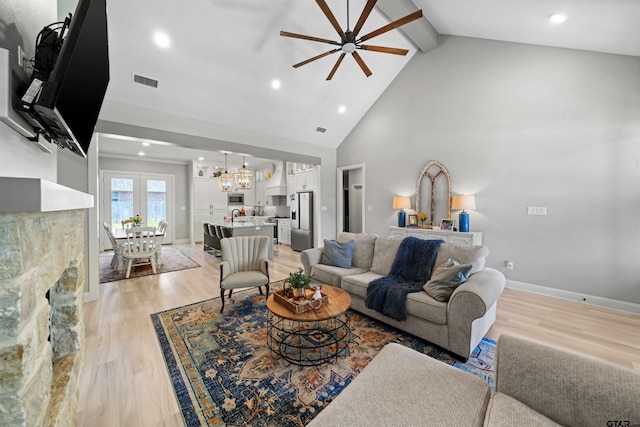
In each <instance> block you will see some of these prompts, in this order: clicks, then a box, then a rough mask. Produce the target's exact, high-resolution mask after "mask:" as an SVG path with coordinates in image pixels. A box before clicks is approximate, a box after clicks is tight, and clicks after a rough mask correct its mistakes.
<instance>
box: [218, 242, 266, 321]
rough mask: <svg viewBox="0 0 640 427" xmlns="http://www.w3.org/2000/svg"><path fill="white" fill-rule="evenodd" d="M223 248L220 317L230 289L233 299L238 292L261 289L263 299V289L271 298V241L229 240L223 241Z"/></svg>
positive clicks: (221, 244)
mask: <svg viewBox="0 0 640 427" xmlns="http://www.w3.org/2000/svg"><path fill="white" fill-rule="evenodd" d="M220 247H221V250H222V262H221V263H220V299H221V300H222V308H220V313H222V311H223V310H224V299H225V295H224V294H225V291H226V290H227V289H228V290H229V299H231V294H232V293H233V290H234V289H239V288H250V287H257V288H258V290H259V291H260V295H262V286H265V287H266V297H267V298H269V259H268V258H267V257H268V247H269V237H267V236H238V237H228V238H225V239H222V240H220Z"/></svg>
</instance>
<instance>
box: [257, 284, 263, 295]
mask: <svg viewBox="0 0 640 427" xmlns="http://www.w3.org/2000/svg"><path fill="white" fill-rule="evenodd" d="M258 290H259V291H260V295H264V294H263V293H262V286H258Z"/></svg>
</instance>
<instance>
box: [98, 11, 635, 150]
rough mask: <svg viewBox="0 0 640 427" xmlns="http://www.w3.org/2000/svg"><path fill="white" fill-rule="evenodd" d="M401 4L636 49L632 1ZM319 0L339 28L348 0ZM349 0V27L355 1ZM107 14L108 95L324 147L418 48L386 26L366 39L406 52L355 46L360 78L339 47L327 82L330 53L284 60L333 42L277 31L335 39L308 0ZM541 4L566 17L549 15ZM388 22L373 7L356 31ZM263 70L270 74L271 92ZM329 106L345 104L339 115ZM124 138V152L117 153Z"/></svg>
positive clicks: (499, 31) (483, 29) (511, 37)
mask: <svg viewBox="0 0 640 427" xmlns="http://www.w3.org/2000/svg"><path fill="white" fill-rule="evenodd" d="M398 1H401V0H398ZM405 2H406V3H408V4H409V6H411V7H413V9H414V10H415V9H417V8H422V9H423V12H424V15H425V18H424V19H426V20H428V22H429V23H430V24H431V25H433V27H434V28H435V29H436V30H437V31H438V33H440V34H451V35H459V36H467V37H479V38H486V39H493V40H504V41H511V42H519V43H530V44H540V45H546V46H555V47H564V48H572V49H584V50H593V51H598V52H607V53H616V54H623V55H635V56H640V1H638V0H566V1H565V0H536V1H533V0H509V1H507V0H413V3H410V2H408V0H407V1H405ZM327 3H328V5H329V6H330V8H331V9H332V11H333V13H334V15H335V16H336V18H337V20H338V21H339V22H340V23H341V24H342V25H343V26H345V27H346V21H347V16H346V4H347V2H346V1H345V0H327ZM381 3H382V1H381ZM387 3H388V1H387ZM349 4H350V24H351V25H350V26H351V27H353V26H354V23H355V21H356V20H357V18H358V17H359V15H360V12H361V11H362V8H363V7H364V4H365V0H351V1H350V2H349ZM108 13H109V15H108V16H109V42H110V62H111V82H110V84H109V89H108V91H107V96H106V99H107V100H111V101H116V102H121V103H126V104H131V105H135V106H139V107H144V108H150V109H154V110H157V111H160V112H166V113H171V114H175V115H179V116H184V117H190V118H194V119H198V120H204V121H210V122H213V123H219V124H224V125H227V126H233V127H237V128H240V129H245V130H249V131H252V132H256V133H260V134H265V135H270V136H276V137H282V138H287V139H291V140H297V141H301V142H304V143H309V144H317V145H322V146H327V147H337V146H338V145H339V144H340V143H341V142H342V141H343V140H344V138H346V136H347V135H348V134H349V132H350V131H351V130H352V129H353V128H354V127H355V125H356V124H357V123H358V121H359V120H360V119H361V118H362V116H363V115H364V114H365V113H366V112H367V110H368V109H369V108H370V107H371V106H372V105H373V103H375V101H376V100H377V99H378V97H379V96H380V95H381V94H382V93H383V92H384V90H385V89H386V88H387V87H388V85H389V84H390V83H391V82H392V81H393V79H394V78H395V77H396V76H397V75H398V73H399V72H400V71H401V70H402V68H403V67H404V66H405V65H406V64H407V62H408V61H409V60H410V59H411V57H412V55H414V54H415V52H416V50H417V49H416V47H415V45H414V44H413V43H412V42H411V41H410V40H409V39H408V38H407V37H406V36H405V35H404V34H403V33H402V32H401V31H398V30H394V31H391V32H389V33H386V34H383V35H381V36H379V37H376V38H374V39H372V40H371V41H370V44H375V45H382V46H390V47H397V48H405V49H409V50H410V53H409V54H408V55H407V56H404V57H403V56H397V55H389V54H383V53H376V52H363V51H359V52H360V54H361V56H362V57H363V59H364V60H365V62H366V63H367V65H368V66H369V68H370V69H371V71H372V72H373V75H372V76H371V77H369V78H367V77H365V75H364V74H363V72H362V71H361V69H360V68H359V67H358V66H357V64H356V63H355V61H354V60H353V59H352V58H350V57H347V58H345V60H344V61H343V63H342V65H341V67H340V68H339V70H338V71H337V73H336V75H335V76H334V78H333V80H331V81H326V80H325V78H326V77H327V75H328V74H329V72H330V70H331V68H332V67H333V65H334V63H335V61H336V60H337V56H338V54H337V53H336V54H333V55H330V56H328V57H325V58H322V59H319V60H317V61H314V62H312V63H310V64H307V65H304V66H302V67H300V68H297V69H294V68H292V65H293V64H294V63H297V62H300V61H303V60H305V59H308V58H310V57H313V56H316V55H318V54H320V53H322V52H326V51H328V50H330V49H332V48H333V46H331V45H328V44H323V43H317V42H312V41H306V40H298V39H292V38H285V37H281V36H280V35H279V32H280V30H285V31H290V32H295V33H301V34H306V35H312V36H316V37H321V38H326V39H335V40H336V41H337V40H338V36H337V34H336V32H335V30H334V29H333V28H332V26H331V25H330V24H329V21H328V20H327V19H326V17H325V16H324V14H323V13H322V11H321V10H320V8H319V7H318V5H317V4H316V2H315V1H313V0H268V1H265V0H182V1H178V0H136V1H130V0H108ZM552 13H565V14H566V15H567V16H568V19H567V21H566V22H565V23H563V24H561V25H553V24H551V23H550V22H549V20H548V16H549V15H550V14H552ZM399 17H400V16H393V17H392V19H397V18H399ZM388 22H390V20H389V18H387V17H386V16H385V15H383V14H382V13H381V12H380V10H378V9H377V8H376V9H374V11H373V13H372V14H371V16H370V17H369V19H368V20H367V22H366V24H365V27H364V28H363V30H362V31H361V33H360V34H365V33H367V32H370V31H372V30H374V29H376V28H378V27H381V26H382V25H385V24H387V23H388ZM412 25H420V23H419V22H417V21H416V22H415V23H411V24H408V26H412ZM427 25H428V24H427ZM156 31H163V32H165V33H166V34H167V35H168V36H169V38H170V41H171V45H170V47H168V48H166V49H163V48H160V47H158V46H157V45H155V44H154V41H153V34H154V33H155V32H156ZM134 73H136V74H140V75H143V76H146V77H150V78H153V79H157V80H158V81H159V86H158V89H151V88H148V87H144V86H140V85H136V84H133V83H132V75H133V74H134ZM274 79H278V80H279V81H280V82H281V86H280V88H279V89H277V90H274V89H273V88H272V86H271V83H272V81H273V80H274ZM340 106H344V107H345V108H346V111H345V112H344V113H342V114H341V113H339V112H338V108H339V107H340ZM318 127H322V128H325V129H326V132H325V133H320V132H317V131H316V128H318ZM112 144H113V146H111V145H112ZM128 148H131V149H132V150H133V151H132V152H131V153H125V152H124V151H123V150H126V149H128ZM154 148H157V149H158V151H157V153H156V154H153V153H154V150H153V149H149V150H148V151H149V152H150V153H151V154H149V153H148V155H147V157H154V158H163V156H164V158H170V159H174V160H176V159H180V160H186V159H187V158H194V156H197V155H198V154H199V153H197V152H183V153H182V154H180V155H178V154H177V153H175V152H174V153H172V152H171V151H170V148H167V147H160V146H158V147H154ZM212 149H215V148H214V147H212ZM100 150H101V152H102V153H106V154H109V153H110V152H111V153H119V154H124V155H128V154H130V155H137V151H138V147H137V146H136V147H133V146H132V144H128V145H126V144H122V142H117V141H111V142H110V141H109V140H108V139H103V140H101V144H100ZM167 150H169V151H167ZM163 153H164V154H163ZM176 156H182V157H180V158H179V157H176ZM217 160H218V161H220V160H221V157H220V158H218V159H217Z"/></svg>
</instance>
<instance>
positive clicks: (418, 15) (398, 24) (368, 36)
mask: <svg viewBox="0 0 640 427" xmlns="http://www.w3.org/2000/svg"><path fill="white" fill-rule="evenodd" d="M421 17H422V9H421V10H416V11H415V12H413V13H410V14H409V15H407V16H405V17H404V18H400V19H398V20H396V21H393V22H391V23H390V24H387V25H385V26H384V27H380V28H378V29H377V30H375V31H372V32H370V33H369V34H366V35H364V36H362V37H361V38H360V40H358V42H362V41H365V40H369V39H372V38H374V37H376V36H379V35H380V34H384V33H386V32H387V31H391V30H393V29H396V28H398V27H401V26H403V25H405V24H408V23H409V22H411V21H415V20H416V19H418V18H421Z"/></svg>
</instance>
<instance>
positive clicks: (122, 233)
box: [113, 227, 164, 240]
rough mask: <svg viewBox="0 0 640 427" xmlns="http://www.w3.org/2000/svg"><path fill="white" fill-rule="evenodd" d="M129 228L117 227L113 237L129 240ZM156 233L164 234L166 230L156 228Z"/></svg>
mask: <svg viewBox="0 0 640 427" xmlns="http://www.w3.org/2000/svg"><path fill="white" fill-rule="evenodd" d="M134 228H135V227H134ZM127 230H128V229H127V228H116V229H115V230H113V237H115V238H116V240H127ZM155 235H156V237H160V236H164V232H162V231H159V230H156V234H155Z"/></svg>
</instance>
